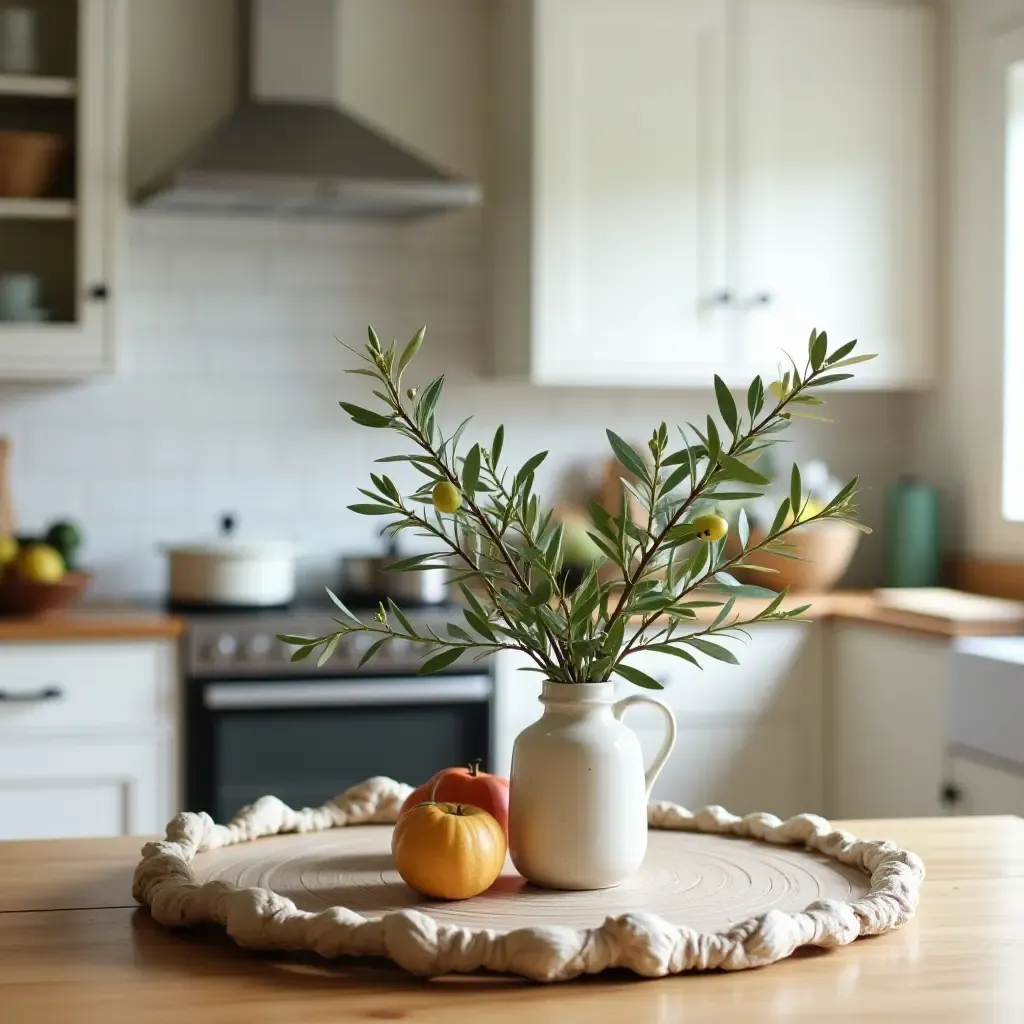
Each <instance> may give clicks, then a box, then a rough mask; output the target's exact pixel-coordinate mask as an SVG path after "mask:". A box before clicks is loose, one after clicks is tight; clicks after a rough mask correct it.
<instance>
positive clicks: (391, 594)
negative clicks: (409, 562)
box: [340, 544, 451, 608]
mask: <svg viewBox="0 0 1024 1024" xmlns="http://www.w3.org/2000/svg"><path fill="white" fill-rule="evenodd" d="M403 557H404V556H403V555H401V554H399V552H398V549H397V548H396V546H395V545H394V544H392V545H391V546H390V547H389V548H388V550H387V551H386V552H385V553H383V554H376V555H346V556H345V557H344V558H343V559H342V562H341V588H340V589H341V596H342V598H343V599H344V600H345V601H347V602H348V603H349V604H352V605H357V606H361V607H364V608H365V607H376V605H377V604H379V603H380V602H381V601H384V600H387V599H388V598H391V600H392V601H394V602H395V604H397V605H398V606H399V607H400V608H401V607H405V608H416V607H420V608H422V607H426V606H430V605H440V604H447V603H448V601H449V600H450V599H451V597H450V594H449V589H448V568H447V566H445V567H438V568H431V569H420V570H415V571H414V570H407V571H404V572H402V571H398V572H395V571H392V570H389V568H388V567H389V566H390V565H393V564H394V563H395V562H398V561H401V559H402V558H403ZM434 561H435V560H433V559H432V560H431V564H433V563H434Z"/></svg>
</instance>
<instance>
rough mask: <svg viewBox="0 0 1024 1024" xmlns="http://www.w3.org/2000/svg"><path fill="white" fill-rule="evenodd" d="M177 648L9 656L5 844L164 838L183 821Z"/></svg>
mask: <svg viewBox="0 0 1024 1024" xmlns="http://www.w3.org/2000/svg"><path fill="white" fill-rule="evenodd" d="M175 661H176V659H175V647H174V645H173V643H171V642H166V641H160V642H155V641H152V642H151V641H147V642H142V641H138V642H116V643H115V642H95V643H52V644H47V643H39V644H29V643H10V644H3V645H0V839H32V838H36V839H40V838H59V837H67V836H116V835H131V834H135V833H140V832H145V833H148V832H155V831H158V830H159V829H160V828H162V827H163V825H164V823H166V821H167V820H168V819H169V818H170V817H171V816H172V815H173V813H174V812H175V811H176V810H178V809H179V807H178V803H179V796H178V794H179V785H178V774H179V772H178V757H177V743H176V732H175V731H176V727H177V712H176V703H177V702H176V697H177V690H176V677H175Z"/></svg>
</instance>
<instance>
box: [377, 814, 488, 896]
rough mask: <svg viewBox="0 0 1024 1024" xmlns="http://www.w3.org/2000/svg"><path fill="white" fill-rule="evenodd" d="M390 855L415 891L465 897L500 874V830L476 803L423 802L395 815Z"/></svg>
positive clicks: (473, 894)
mask: <svg viewBox="0 0 1024 1024" xmlns="http://www.w3.org/2000/svg"><path fill="white" fill-rule="evenodd" d="M391 855H392V857H393V858H394V862H395V868H396V870H397V871H398V873H399V874H400V875H401V876H402V880H403V881H404V882H405V884H406V885H409V886H412V888H413V889H415V890H417V892H421V893H423V894H424V895H425V896H434V897H436V898H438V899H442V900H467V899H469V898H470V896H476V895H477V893H481V892H483V891H484V889H486V888H488V887H489V886H490V885H491V883H492V882H493V881H494V880H495V879H496V878H497V877H498V875H500V874H501V869H502V866H503V865H504V863H505V832H504V831H503V829H502V827H501V825H499V824H498V822H497V821H496V820H495V819H494V818H492V817H491V815H489V814H488V813H487V812H486V811H483V810H481V809H480V808H479V807H471V806H470V805H469V804H440V803H423V804H420V805H419V806H418V807H414V808H412V810H410V811H406V813H405V814H403V815H402V817H401V818H399V819H398V824H397V825H396V826H395V831H394V832H393V833H392V836H391Z"/></svg>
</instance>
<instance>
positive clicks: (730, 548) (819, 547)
mask: <svg viewBox="0 0 1024 1024" xmlns="http://www.w3.org/2000/svg"><path fill="white" fill-rule="evenodd" d="M764 536H765V535H764V532H763V531H758V530H751V531H750V544H751V545H754V544H760V543H761V541H763V540H764ZM786 539H787V541H788V542H789V544H790V550H791V551H792V552H793V554H794V555H799V556H800V558H802V559H805V561H797V560H796V559H793V558H783V557H781V556H779V555H769V554H765V553H763V552H760V551H759V552H757V553H756V554H753V555H751V556H750V558H749V559H748V561H749V562H751V563H752V564H754V565H763V566H765V567H766V568H768V569H775V570H776V571H775V572H758V571H757V570H756V569H755V570H749V569H748V570H744V569H731V570H730V572H731V574H732V575H733V576H735V577H736V579H738V580H739V581H740V582H741V583H752V584H754V585H755V586H759V587H768V588H769V589H770V590H782V589H784V588H785V587H789V589H790V590H791V591H794V592H799V591H822V590H831V589H832V588H833V587H834V586H835V585H836V584H837V583H838V582H839V580H840V579H841V578H842V575H843V573H844V572H846V569H847V567H848V566H849V564H850V561H851V559H852V558H853V553H854V552H855V551H856V550H857V545H858V544H859V543H860V531H859V530H857V529H855V528H854V527H852V526H850V525H849V524H848V523H840V522H835V521H830V520H824V521H822V522H820V523H808V524H807V525H806V526H801V527H799V528H798V529H796V530H794V531H793V532H792V533H790V534H787V535H786ZM726 552H727V553H728V554H729V555H730V557H731V556H732V555H735V554H737V553H738V552H739V544H738V541H737V540H736V538H735V535H734V534H730V536H729V544H727V545H726Z"/></svg>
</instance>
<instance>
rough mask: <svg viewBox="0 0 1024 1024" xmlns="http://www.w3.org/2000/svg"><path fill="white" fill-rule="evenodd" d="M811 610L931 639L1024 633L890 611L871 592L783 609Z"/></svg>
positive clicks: (753, 609) (702, 616)
mask: <svg viewBox="0 0 1024 1024" xmlns="http://www.w3.org/2000/svg"><path fill="white" fill-rule="evenodd" d="M805 604H809V605H810V606H811V607H810V608H809V609H808V610H807V611H806V612H805V613H804V614H803V616H802V618H805V619H808V620H811V621H816V622H821V621H828V620H830V619H836V620H840V621H843V622H863V623H866V624H868V625H872V626H882V627H884V628H887V629H898V630H902V631H904V632H910V633H920V634H926V635H930V636H945V637H957V636H1015V635H1017V634H1020V633H1024V623H1021V622H1012V621H1006V620H997V621H978V620H971V621H956V620H952V619H942V618H937V617H935V616H931V615H918V614H913V613H911V612H906V611H902V610H898V609H895V608H889V607H887V606H886V605H884V604H883V603H882V602H881V601H880V600H879V599H878V597H877V596H876V595H875V594H874V593H873V592H872V591H868V590H864V591H860V590H835V591H832V592H830V593H823V594H793V595H791V596H790V597H787V598H786V600H785V601H784V602H783V603H782V608H783V609H787V608H799V607H801V606H802V605H805ZM764 605H765V602H764V601H759V600H753V599H742V600H739V601H737V602H736V611H737V612H738V613H739V614H740V615H742V616H747V615H756V614H757V613H758V611H760V610H761V609H762V608H763V607H764ZM716 612H717V609H715V608H700V609H697V621H698V622H707V623H710V622H711V621H713V620H714V618H715V614H716Z"/></svg>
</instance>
